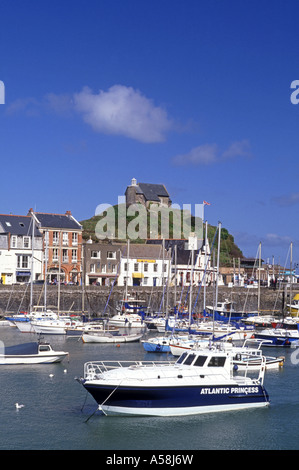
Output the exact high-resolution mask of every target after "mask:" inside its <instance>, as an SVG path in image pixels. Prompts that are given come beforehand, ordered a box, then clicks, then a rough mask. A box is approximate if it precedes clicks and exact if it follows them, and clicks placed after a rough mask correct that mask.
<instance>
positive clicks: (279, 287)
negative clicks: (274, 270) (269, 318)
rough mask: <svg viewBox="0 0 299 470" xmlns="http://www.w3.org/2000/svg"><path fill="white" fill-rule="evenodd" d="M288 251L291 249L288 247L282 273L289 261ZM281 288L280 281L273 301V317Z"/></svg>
mask: <svg viewBox="0 0 299 470" xmlns="http://www.w3.org/2000/svg"><path fill="white" fill-rule="evenodd" d="M290 250H291V247H290V246H289V249H288V253H287V256H286V260H285V264H284V267H283V269H284V272H285V271H286V266H287V261H288V259H289V255H290ZM281 288H282V279H280V280H279V286H278V291H277V294H276V299H275V302H274V305H273V310H272V313H273V315H274V312H275V307H276V304H277V301H278V296H279V294H280V292H281Z"/></svg>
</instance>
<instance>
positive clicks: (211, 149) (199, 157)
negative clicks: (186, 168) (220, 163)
mask: <svg viewBox="0 0 299 470" xmlns="http://www.w3.org/2000/svg"><path fill="white" fill-rule="evenodd" d="M217 154H218V147H217V145H216V144H205V145H199V146H198V147H195V148H193V149H192V150H190V152H189V153H186V154H181V155H177V156H176V157H174V158H173V160H172V161H173V163H174V164H175V165H188V164H190V165H201V164H202V165H209V164H211V163H215V162H216V161H217Z"/></svg>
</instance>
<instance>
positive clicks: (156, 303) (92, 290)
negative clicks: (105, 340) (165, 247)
mask: <svg viewBox="0 0 299 470" xmlns="http://www.w3.org/2000/svg"><path fill="white" fill-rule="evenodd" d="M296 287H297V286H294V287H293V290H292V296H293V295H294V294H295V293H296ZM297 289H298V287H297ZM110 291H111V289H110V288H109V287H103V286H88V287H87V288H86V289H85V292H84V296H83V295H82V288H81V287H77V286H61V289H60V309H59V311H60V312H72V313H74V312H76V313H81V312H82V309H83V306H84V311H85V313H89V314H90V315H91V316H97V315H98V316H101V315H102V313H103V312H104V310H105V313H107V314H113V313H115V308H116V305H117V303H118V302H119V301H120V300H121V299H122V298H123V296H124V288H120V287H115V288H114V289H113V290H112V292H110ZM129 293H130V294H131V295H134V296H137V298H138V299H142V300H144V303H145V305H150V306H151V307H152V309H153V310H154V311H160V307H161V305H162V289H161V288H158V287H155V288H145V287H134V288H129ZM33 294H34V301H33V304H34V305H43V303H44V293H43V288H42V286H34V289H33ZM109 295H110V299H109V304H108V306H106V303H107V299H108V297H109ZM288 295H289V294H288V293H286V291H285V290H284V291H278V290H277V291H274V290H272V289H269V288H265V287H262V288H261V299H260V308H261V311H262V312H264V313H273V311H274V310H275V312H276V313H277V314H280V313H281V312H282V309H283V305H285V303H286V299H287V298H288ZM214 298H215V293H214V289H213V288H212V287H208V288H207V292H206V305H212V304H213V299H214ZM164 299H165V305H166V294H165V297H164ZM168 299H169V305H170V306H173V305H174V299H175V290H174V288H171V289H170V290H169V294H168ZM176 299H177V300H178V301H179V300H180V299H182V301H185V300H186V299H188V292H187V289H186V288H185V289H184V291H183V293H182V290H181V288H177V291H176ZM225 299H232V300H233V301H234V302H235V309H236V310H241V311H243V309H244V311H252V310H254V311H256V310H257V307H258V289H247V288H233V289H232V288H229V287H223V286H220V287H219V291H218V300H219V301H222V300H225ZM29 301H30V286H28V285H27V286H25V285H22V286H20V285H16V286H3V285H1V286H0V314H2V315H3V314H5V313H16V312H18V310H27V309H28V306H29ZM195 302H196V308H195V311H196V312H201V311H202V309H203V288H202V289H201V291H200V292H198V288H193V305H194V303H195ZM47 306H48V307H49V308H51V309H53V310H57V306H58V287H57V286H47ZM105 306H106V309H105ZM244 306H245V307H244Z"/></svg>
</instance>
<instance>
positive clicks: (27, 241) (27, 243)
mask: <svg viewBox="0 0 299 470" xmlns="http://www.w3.org/2000/svg"><path fill="white" fill-rule="evenodd" d="M23 248H30V238H29V237H23Z"/></svg>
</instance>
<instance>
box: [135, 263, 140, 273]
mask: <svg viewBox="0 0 299 470" xmlns="http://www.w3.org/2000/svg"><path fill="white" fill-rule="evenodd" d="M138 267H139V266H138V263H134V271H135V272H137V271H138Z"/></svg>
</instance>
